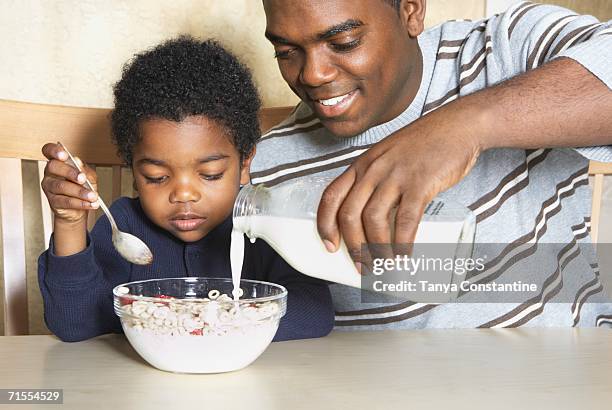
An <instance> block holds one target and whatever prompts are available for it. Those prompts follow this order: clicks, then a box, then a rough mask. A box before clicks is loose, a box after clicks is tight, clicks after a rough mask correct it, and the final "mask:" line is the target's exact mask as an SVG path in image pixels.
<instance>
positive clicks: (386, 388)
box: [0, 329, 612, 410]
mask: <svg viewBox="0 0 612 410" xmlns="http://www.w3.org/2000/svg"><path fill="white" fill-rule="evenodd" d="M0 357H1V358H2V366H1V369H0V388H30V389H33V388H62V389H64V405H63V406H42V407H41V406H40V405H37V406H36V408H43V409H44V408H74V409H83V410H92V409H116V410H120V409H121V410H124V409H128V410H131V409H156V408H164V409H170V410H179V409H184V408H187V407H186V406H190V407H191V406H197V407H194V408H201V409H230V408H240V409H249V408H253V409H259V408H266V409H296V408H298V409H351V410H353V409H366V408H367V409H393V408H402V409H408V408H410V409H422V408H431V409H453V410H455V409H471V410H473V409H512V410H522V409H530V408H537V409H566V408H567V409H569V408H571V409H580V410H585V409H606V410H609V409H612V331H610V330H607V329H513V330H427V331H386V332H363V333H343V332H334V333H332V334H331V335H330V336H328V337H325V338H322V339H316V340H302V341H293V342H282V343H273V344H272V345H271V346H270V347H269V348H268V350H267V351H266V352H265V353H264V354H263V355H262V356H261V357H260V358H259V359H258V360H257V361H256V362H255V363H254V364H252V365H251V366H249V367H247V368H246V369H244V370H241V371H237V372H233V373H225V374H217V375H182V374H173V373H166V372H162V371H159V370H156V369H154V368H152V367H150V366H149V365H147V364H146V363H145V362H144V361H143V360H142V359H140V357H139V356H138V355H137V354H136V353H135V352H134V351H133V350H132V348H131V347H130V345H129V344H128V342H127V341H126V340H125V339H124V338H123V336H120V335H106V336H101V337H98V338H96V339H93V340H89V341H86V342H80V343H72V344H69V343H62V342H60V341H59V340H57V339H55V338H54V337H52V336H15V337H6V336H5V337H0ZM10 407H12V408H17V409H25V408H27V407H28V406H24V405H15V406H10ZM4 408H9V406H1V405H0V409H4Z"/></svg>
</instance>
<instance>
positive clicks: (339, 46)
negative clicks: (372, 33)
mask: <svg viewBox="0 0 612 410" xmlns="http://www.w3.org/2000/svg"><path fill="white" fill-rule="evenodd" d="M360 43H361V40H360V39H356V40H352V41H348V42H346V43H331V47H332V48H333V49H334V50H336V51H340V52H342V51H350V50H352V49H354V48H355V47H357V46H358V45H359V44H360Z"/></svg>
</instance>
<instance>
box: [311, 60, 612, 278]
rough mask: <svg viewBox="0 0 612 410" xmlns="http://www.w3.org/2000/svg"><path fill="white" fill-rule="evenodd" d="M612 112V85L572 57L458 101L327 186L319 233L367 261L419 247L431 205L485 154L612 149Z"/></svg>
mask: <svg viewBox="0 0 612 410" xmlns="http://www.w3.org/2000/svg"><path fill="white" fill-rule="evenodd" d="M610 112H612V92H611V91H610V89H609V88H608V87H607V86H606V85H605V84H604V83H602V82H601V81H600V80H599V79H598V78H597V77H595V76H594V75H592V74H591V73H590V72H589V71H587V70H586V69H585V68H584V67H582V66H581V65H580V64H579V63H577V62H575V61H574V60H571V59H568V58H562V59H559V60H554V61H552V62H549V63H547V64H544V65H543V66H541V67H540V68H537V69H534V70H531V71H528V72H526V73H524V74H521V75H518V76H516V77H514V78H512V79H510V80H508V81H505V82H502V83H500V84H498V85H496V86H494V87H491V88H487V89H484V90H481V91H478V92H475V93H473V94H470V95H468V96H466V97H462V98H460V99H458V100H455V101H453V102H451V103H449V104H447V105H445V106H443V107H441V108H439V109H437V110H436V111H434V112H432V113H430V114H428V115H426V116H424V117H422V118H420V119H419V120H417V121H415V122H414V123H412V124H410V125H408V126H406V127H405V128H403V129H401V130H398V131H397V132H396V133H395V134H393V135H391V136H389V137H387V138H386V139H384V140H383V141H381V142H379V143H378V144H376V145H374V146H373V147H372V148H371V149H370V150H369V151H368V152H366V153H365V154H363V155H362V156H361V157H359V158H358V159H357V160H356V161H355V162H354V163H353V164H352V165H351V167H350V168H349V169H348V170H347V171H345V172H344V173H343V174H342V175H340V176H339V177H338V178H337V179H336V180H335V181H334V182H332V184H331V185H329V187H328V188H327V189H326V191H325V192H324V193H323V197H322V199H321V204H320V206H319V213H318V228H319V234H320V235H321V239H323V241H324V243H325V244H326V247H327V248H328V249H329V250H330V251H335V250H336V249H338V245H339V243H340V236H341V235H342V238H344V241H345V243H346V246H347V248H348V249H349V252H350V253H351V256H352V257H353V260H355V261H356V262H360V261H363V262H365V263H366V264H368V258H369V255H359V253H360V248H361V245H362V244H365V243H412V242H413V240H414V236H415V233H416V229H417V227H418V223H419V221H420V219H421V216H422V214H423V211H424V209H425V206H426V205H427V204H428V203H429V201H430V200H432V199H433V198H434V197H435V196H436V195H437V194H438V193H440V192H441V191H444V190H446V189H448V188H450V187H451V186H453V185H454V184H456V183H457V182H459V181H460V180H461V179H462V178H463V177H464V176H465V175H467V173H468V172H469V171H470V170H471V169H472V167H473V166H474V164H475V162H476V160H477V159H478V156H479V154H480V153H481V152H483V151H485V150H487V149H490V148H521V149H529V148H544V147H585V146H593V145H612V121H610V120H609V118H610ZM394 208H397V216H396V220H395V235H394V237H393V238H392V237H391V227H390V225H389V219H390V216H391V211H392V210H393V209H394ZM358 268H359V265H358Z"/></svg>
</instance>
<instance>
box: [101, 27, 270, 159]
mask: <svg viewBox="0 0 612 410" xmlns="http://www.w3.org/2000/svg"><path fill="white" fill-rule="evenodd" d="M114 94H115V108H114V110H113V111H112V113H111V129H112V135H113V140H114V142H115V144H116V145H117V149H118V152H119V155H120V156H121V157H122V158H123V159H124V160H125V162H126V163H127V164H128V165H131V164H132V150H133V148H134V145H135V144H136V143H138V141H139V139H140V137H139V123H140V122H141V121H143V120H147V119H152V118H162V119H166V120H171V121H176V122H180V121H182V120H183V119H185V117H187V116H190V115H202V116H204V117H207V118H209V119H212V120H216V121H217V122H218V123H219V124H221V125H222V126H223V127H224V128H225V129H227V131H228V132H229V134H230V135H231V137H232V138H233V143H234V145H235V146H236V149H237V150H238V152H239V153H240V159H241V160H243V159H244V158H245V157H246V156H248V154H250V153H251V152H252V150H253V148H254V146H255V143H256V141H257V140H258V139H259V137H260V129H259V121H258V117H257V114H258V111H259V108H260V105H261V102H260V99H259V96H258V93H257V89H256V88H255V85H254V84H253V80H252V78H251V74H250V72H249V70H248V68H247V67H246V66H244V65H243V64H242V63H240V61H238V59H237V58H236V57H235V56H234V55H233V54H231V53H230V52H228V51H226V50H225V49H224V48H223V47H222V46H221V45H220V44H219V43H217V42H216V41H214V40H206V41H198V40H196V39H194V38H192V37H189V36H181V37H179V38H177V39H173V40H169V41H166V42H164V43H163V44H161V45H159V46H157V47H155V48H153V49H151V50H148V51H145V52H143V53H141V54H137V55H136V56H135V57H134V58H133V59H132V60H131V61H129V62H128V63H126V65H125V66H124V67H123V75H122V77H121V79H120V80H119V81H118V82H117V83H116V84H115V86H114Z"/></svg>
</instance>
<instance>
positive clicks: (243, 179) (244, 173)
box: [240, 147, 257, 185]
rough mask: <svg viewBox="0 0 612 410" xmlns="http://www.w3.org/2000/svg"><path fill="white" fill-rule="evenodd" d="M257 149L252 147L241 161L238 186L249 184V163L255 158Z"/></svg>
mask: <svg viewBox="0 0 612 410" xmlns="http://www.w3.org/2000/svg"><path fill="white" fill-rule="evenodd" d="M256 151H257V148H255V147H253V150H252V151H251V152H250V153H249V155H247V156H246V157H245V158H244V159H243V160H242V164H241V167H240V185H246V184H248V183H249V182H251V162H252V161H253V157H254V156H255V152H256Z"/></svg>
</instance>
